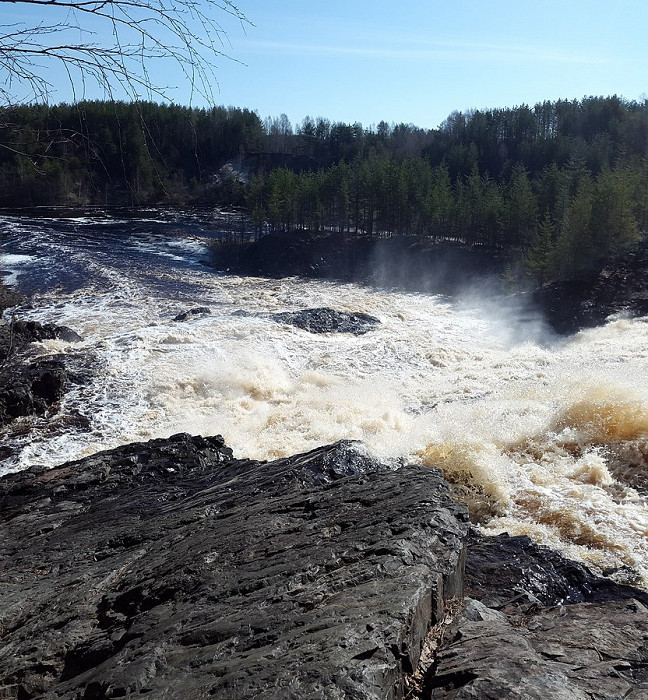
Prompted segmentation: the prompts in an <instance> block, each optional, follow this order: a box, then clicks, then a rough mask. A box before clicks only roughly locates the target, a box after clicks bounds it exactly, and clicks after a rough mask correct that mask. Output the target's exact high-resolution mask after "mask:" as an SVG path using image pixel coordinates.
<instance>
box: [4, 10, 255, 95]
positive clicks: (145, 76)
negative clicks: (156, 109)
mask: <svg viewBox="0 0 648 700" xmlns="http://www.w3.org/2000/svg"><path fill="white" fill-rule="evenodd" d="M1 3H6V4H11V5H12V6H20V5H24V6H39V7H40V8H41V12H42V13H43V14H42V16H43V17H44V18H45V19H43V21H42V22H40V23H38V24H33V25H29V24H28V23H26V22H17V23H13V24H5V25H0V101H2V102H4V103H5V105H11V104H13V103H16V102H24V101H39V102H47V101H48V99H49V98H50V96H51V94H52V92H53V89H54V88H53V85H52V84H51V82H50V81H49V80H48V78H47V77H46V76H47V75H48V70H50V71H51V68H52V65H53V64H56V63H58V64H60V65H61V66H62V67H63V69H64V71H65V72H66V73H67V76H68V79H69V81H70V84H71V86H72V89H73V93H74V96H75V98H78V97H83V96H85V92H86V88H87V87H88V86H89V84H90V83H94V84H95V85H97V86H99V87H100V89H101V90H102V91H103V92H104V96H105V97H108V98H110V99H115V98H117V97H128V98H130V99H140V98H142V97H146V98H147V99H152V98H154V97H158V98H167V97H168V96H169V93H170V91H171V90H172V88H173V86H170V85H164V84H159V82H157V81H156V80H154V79H153V78H152V77H151V75H152V73H151V69H152V67H153V64H154V63H155V62H158V61H161V60H163V59H167V60H168V59H171V60H172V61H173V62H175V64H176V65H177V66H179V68H180V69H181V75H182V76H183V79H184V80H185V81H186V82H187V84H188V85H189V86H190V87H191V93H192V96H193V95H194V94H199V95H200V96H201V97H202V98H203V99H205V100H207V101H208V102H210V103H213V102H214V87H215V86H217V85H218V82H217V79H216V75H215V66H214V61H215V60H217V59H219V58H222V57H228V56H227V52H226V45H227V32H226V30H225V29H224V28H223V26H222V25H221V24H220V23H219V22H218V21H217V20H216V17H219V16H221V17H222V16H223V14H225V15H227V16H229V17H230V18H232V19H234V20H236V21H237V22H239V23H240V24H241V25H242V26H243V27H244V26H245V25H246V24H249V21H248V20H247V19H246V17H245V16H244V15H243V13H242V12H241V11H240V10H239V9H238V7H236V5H234V4H233V3H232V2H231V1H230V0H0V4H1ZM50 15H52V21H48V19H47V17H49V16H50ZM228 58H229V57H228ZM230 60H231V59H230Z"/></svg>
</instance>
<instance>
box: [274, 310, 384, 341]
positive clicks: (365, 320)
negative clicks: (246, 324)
mask: <svg viewBox="0 0 648 700" xmlns="http://www.w3.org/2000/svg"><path fill="white" fill-rule="evenodd" d="M272 318H274V320H275V321H278V322H280V323H289V324H290V325H292V326H297V328H302V329H303V330H306V331H309V332H310V333H352V334H353V335H364V334H365V333H367V332H369V331H370V330H372V329H373V328H374V327H375V326H377V325H378V324H380V321H379V320H378V319H377V318H376V317H375V316H370V315H369V314H365V313H361V312H354V313H349V312H347V311H336V310H335V309H330V308H328V307H322V308H318V309H302V310H301V311H286V312H285V313H279V314H274V315H273V316H272Z"/></svg>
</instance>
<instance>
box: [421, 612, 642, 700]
mask: <svg viewBox="0 0 648 700" xmlns="http://www.w3.org/2000/svg"><path fill="white" fill-rule="evenodd" d="M647 645H648V608H646V607H645V606H644V605H642V604H641V603H640V602H638V601H636V600H623V601H610V602H607V603H603V604H598V605H596V604H592V603H577V604H574V605H568V606H558V607H550V608H542V609H540V610H538V611H536V612H535V613H533V614H530V615H526V616H525V617H524V618H523V619H521V618H517V619H512V618H509V619H507V620H502V619H496V618H489V619H484V620H471V619H468V618H467V617H465V616H462V617H461V618H460V619H459V621H458V623H457V625H456V629H455V631H454V637H453V639H452V641H451V642H450V643H449V644H448V645H447V646H446V647H445V648H444V649H443V650H442V652H441V653H440V654H439V657H438V659H437V661H438V664H437V669H436V675H435V677H434V679H433V680H432V683H431V687H430V689H429V691H430V692H429V695H428V697H429V698H433V699H435V700H450V699H452V700H459V699H464V698H479V699H480V700H487V699H488V700H490V699H492V700H499V698H511V699H514V698H515V699H519V700H546V699H547V698H552V700H553V699H554V698H555V699H560V700H592V699H594V698H618V699H619V700H620V699H621V698H637V699H639V698H645V697H647V695H648V673H646V667H647V664H648V646H647Z"/></svg>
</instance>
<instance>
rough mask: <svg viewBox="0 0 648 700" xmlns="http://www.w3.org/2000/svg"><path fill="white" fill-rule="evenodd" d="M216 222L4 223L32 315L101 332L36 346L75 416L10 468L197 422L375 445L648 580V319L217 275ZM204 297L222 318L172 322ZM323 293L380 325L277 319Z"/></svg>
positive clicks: (150, 217)
mask: <svg viewBox="0 0 648 700" xmlns="http://www.w3.org/2000/svg"><path fill="white" fill-rule="evenodd" d="M216 229H217V226H216V224H215V223H213V222H210V220H209V217H206V216H205V217H200V216H191V217H190V216H187V215H180V214H173V213H165V212H144V213H142V214H140V215H139V217H138V218H137V219H133V218H130V215H129V216H128V217H127V216H125V217H124V218H123V219H118V218H116V217H115V216H114V215H112V216H108V215H104V216H101V215H98V214H96V213H95V214H94V215H92V216H87V217H76V218H74V217H70V218H64V217H62V216H59V217H50V218H46V217H44V216H42V217H39V218H29V217H26V216H4V217H1V218H0V234H1V237H2V243H3V253H4V258H3V267H4V270H5V272H6V273H8V277H7V278H6V280H8V281H9V283H11V284H14V285H16V286H17V287H18V288H19V289H20V290H22V291H24V292H26V293H29V294H31V295H32V302H31V305H29V306H25V307H22V308H20V309H18V312H19V316H20V317H21V318H23V319H30V320H37V321H41V322H49V323H56V324H60V325H65V326H69V327H71V328H73V329H74V330H75V331H77V332H78V333H80V334H81V336H82V337H83V341H82V342H81V343H74V344H72V343H64V342H62V341H54V340H52V341H46V342H43V343H41V344H39V345H38V346H37V351H38V353H40V354H44V355H51V354H57V353H62V354H63V355H65V356H66V364H67V366H68V368H69V370H70V371H71V372H72V374H73V375H75V376H76V378H77V380H76V381H75V382H73V383H71V385H70V386H71V388H70V391H69V392H68V393H67V394H66V396H65V397H64V399H63V400H62V403H61V405H60V407H59V409H58V411H57V412H56V413H53V414H52V415H48V416H44V417H39V418H36V419H29V420H26V419H22V420H20V421H16V422H15V423H14V424H13V425H12V426H11V427H10V428H9V429H7V430H5V432H4V434H3V435H2V440H3V443H4V446H5V448H3V454H5V455H8V456H7V457H6V459H5V460H4V462H2V463H1V464H0V474H1V473H6V472H8V471H15V470H18V469H23V468H25V467H28V466H30V465H33V464H45V465H49V466H53V465H56V464H60V463H62V462H65V461H68V460H73V459H78V458H81V457H84V456H86V455H89V454H92V453H93V452H96V451H98V450H102V449H106V448H110V447H115V446H117V445H120V444H124V443H127V442H132V441H139V440H146V439H149V438H153V437H165V436H169V435H171V434H173V433H177V432H182V431H184V432H189V433H192V434H204V435H213V434H216V433H220V434H222V435H223V436H224V437H225V440H226V442H227V444H228V445H229V446H230V447H232V448H233V449H234V452H235V454H236V455H237V456H240V457H252V458H259V459H272V458H275V457H279V456H285V455H290V454H294V453H297V452H300V451H304V450H308V449H310V448H313V447H316V446H318V445H322V444H326V443H330V442H332V441H335V440H338V439H341V438H351V439H357V440H362V441H363V442H364V443H365V444H366V446H367V448H368V449H369V450H370V451H371V452H372V453H374V454H375V455H377V456H379V457H381V458H383V459H393V460H406V461H410V462H419V463H422V464H425V465H434V466H438V467H440V468H441V469H442V470H443V471H444V472H445V474H446V477H447V478H448V480H449V481H450V482H451V483H452V484H453V488H454V490H455V494H456V495H457V496H458V497H460V498H463V499H464V500H466V501H467V502H468V503H469V506H470V509H471V513H472V516H473V519H474V521H475V522H476V523H479V524H480V526H481V527H482V528H483V529H484V530H485V531H486V532H489V533H497V532H509V533H511V534H528V535H529V536H530V537H532V538H533V539H534V540H536V541H538V542H540V543H543V544H547V545H550V546H552V547H554V548H557V549H560V550H561V551H562V552H564V553H566V554H567V555H568V556H571V557H574V558H578V559H580V560H583V561H585V562H587V563H588V564H589V565H594V566H597V567H600V568H602V569H618V570H617V572H616V576H617V578H619V579H622V580H624V581H626V582H632V583H635V584H639V585H642V586H644V587H646V586H647V585H648V539H647V536H648V510H647V508H646V497H645V495H644V494H645V493H646V490H645V488H644V487H645V484H646V483H648V478H647V475H646V472H645V470H646V464H647V461H648V323H646V321H647V320H648V319H641V318H639V319H622V318H617V319H612V320H609V321H608V323H607V324H606V325H605V326H603V327H600V328H596V329H592V330H587V331H583V332H580V333H578V334H576V335H574V336H572V337H570V338H566V339H558V338H556V337H551V336H550V335H549V334H548V333H545V332H544V329H543V328H542V326H540V325H538V326H537V327H536V326H534V325H533V324H534V321H533V320H532V317H530V316H528V315H527V316H526V317H525V318H523V319H520V318H515V317H514V316H513V315H512V312H511V311H510V309H509V311H507V312H504V311H500V310H498V308H497V305H496V304H494V303H493V302H490V303H489V304H488V305H483V304H482V305H480V304H478V303H477V302H475V301H473V302H468V301H465V300H464V301H459V300H451V299H448V298H443V297H439V296H430V295H423V294H413V293H403V292H398V291H385V290H376V289H371V288H367V287H362V286H357V285H352V284H337V283H331V282H321V281H305V280H301V279H295V278H291V279H283V280H267V279H257V278H243V277H236V276H227V275H222V274H217V273H215V272H214V271H213V270H212V269H210V268H207V267H206V266H205V265H204V261H205V260H206V259H207V257H208V244H209V239H210V237H213V236H215V235H218V231H217V230H216ZM472 298H473V300H474V299H475V295H474V294H473V296H472ZM196 306H207V307H209V309H210V310H211V314H210V315H205V316H195V317H192V318H190V319H189V320H186V321H184V322H179V321H174V320H173V319H174V317H175V316H176V315H177V314H179V313H181V312H183V311H186V310H188V309H191V308H193V307H196ZM321 306H329V307H333V308H335V309H337V310H339V311H351V312H364V313H368V314H371V315H373V316H376V317H377V318H378V319H380V321H381V324H380V325H378V326H376V327H375V329H373V330H371V331H370V332H368V333H367V334H366V335H363V336H353V335H350V334H322V335H316V334H312V333H309V332H307V331H305V330H301V329H299V328H295V327H293V326H289V325H285V324H282V323H278V322H277V321H275V320H273V319H272V317H271V315H272V314H274V313H277V312H285V311H293V310H299V309H304V308H310V307H321ZM532 326H533V327H532ZM521 329H523V330H524V333H521ZM28 428H29V430H28Z"/></svg>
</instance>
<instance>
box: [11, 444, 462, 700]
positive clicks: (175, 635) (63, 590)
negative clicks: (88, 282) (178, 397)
mask: <svg viewBox="0 0 648 700" xmlns="http://www.w3.org/2000/svg"><path fill="white" fill-rule="evenodd" d="M0 523H1V525H0V562H1V563H0V600H1V601H2V605H1V607H0V637H1V640H2V642H1V645H0V697H5V698H20V699H26V698H34V697H42V698H112V697H134V696H140V695H142V696H144V695H145V696H146V697H148V698H169V699H171V698H173V699H174V700H175V699H177V698H183V700H191V699H192V698H205V697H211V696H214V697H222V698H234V699H238V698H255V699H256V698H260V697H263V698H264V700H271V699H272V698H276V700H279V699H281V700H286V699H289V698H295V699H297V698H299V699H300V700H301V699H303V698H327V699H328V698H332V699H333V698H335V699H342V698H354V699H358V700H362V699H365V698H366V699H370V698H372V699H373V698H401V697H403V696H404V692H405V690H404V678H405V674H406V673H408V672H411V671H412V670H413V669H414V668H415V667H416V666H417V663H418V661H419V654H420V650H421V646H422V643H423V639H424V638H425V636H426V633H427V632H428V629H429V627H430V625H431V624H433V623H434V622H435V621H436V620H437V619H439V618H440V617H441V616H442V614H443V610H444V600H446V599H449V598H453V597H456V596H458V595H459V594H460V588H461V583H462V571H463V557H464V554H465V542H466V533H467V530H468V523H467V514H466V509H465V508H464V507H463V506H459V505H456V504H454V503H453V502H452V501H451V500H450V498H449V495H448V490H447V487H446V485H445V482H444V481H443V479H442V477H441V475H440V473H439V472H438V471H436V470H434V469H427V468H423V467H415V466H403V467H401V468H399V469H394V468H391V467H390V466H387V465H383V464H380V463H377V462H376V461H374V460H372V459H370V458H369V457H368V456H366V454H365V453H364V450H363V448H362V446H361V445H357V444H355V443H348V442H342V443H337V444H335V445H331V446H328V447H323V448H320V449H317V450H313V451H312V452H309V453H307V454H304V455H298V456H296V457H293V458H288V459H283V460H278V461H275V462H271V463H260V462H253V461H248V460H236V459H233V458H232V454H231V451H230V450H229V449H228V448H227V447H225V446H224V444H223V440H222V439H221V438H219V437H214V438H201V437H194V438H192V437H189V436H188V435H178V436H174V437H172V438H169V439H168V440H154V441H151V442H149V443H145V444H134V445H129V446H126V447H122V448H119V449H116V450H112V451H110V452H105V453H101V454H97V455H94V456H92V457H89V458H87V459H85V460H82V461H79V462H72V463H68V464H65V465H63V466H61V467H58V468H55V469H53V470H51V471H45V470H39V469H35V468H33V469H30V470H29V471H26V472H22V473H18V474H13V475H9V476H7V477H5V478H3V479H0Z"/></svg>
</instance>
